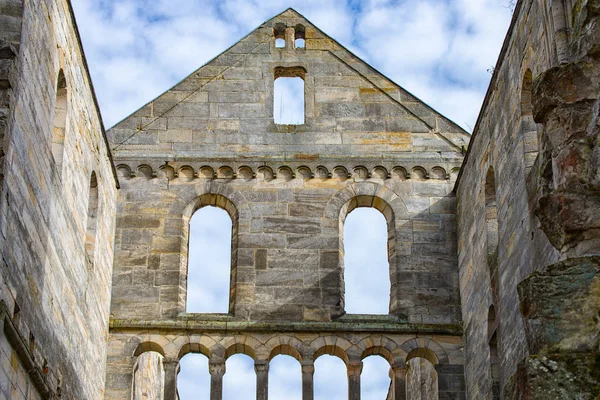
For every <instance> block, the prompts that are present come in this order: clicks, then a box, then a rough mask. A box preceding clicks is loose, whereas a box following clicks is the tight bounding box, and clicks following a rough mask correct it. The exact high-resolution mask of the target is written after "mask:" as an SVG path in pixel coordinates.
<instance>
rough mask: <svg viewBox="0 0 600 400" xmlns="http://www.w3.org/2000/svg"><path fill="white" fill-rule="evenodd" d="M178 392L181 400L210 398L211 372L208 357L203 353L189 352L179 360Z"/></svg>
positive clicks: (204, 399)
mask: <svg viewBox="0 0 600 400" xmlns="http://www.w3.org/2000/svg"><path fill="white" fill-rule="evenodd" d="M179 366H180V372H179V375H178V376H177V392H178V393H179V399H180V400H209V399H210V374H209V372H208V357H206V356H205V355H204V354H201V353H188V354H186V355H185V356H183V358H182V359H181V360H180V361H179Z"/></svg>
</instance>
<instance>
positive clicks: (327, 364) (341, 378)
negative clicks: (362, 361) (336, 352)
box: [314, 354, 348, 400]
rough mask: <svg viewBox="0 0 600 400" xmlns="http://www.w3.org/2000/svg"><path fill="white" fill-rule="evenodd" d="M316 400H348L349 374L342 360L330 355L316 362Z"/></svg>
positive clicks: (319, 358) (323, 356)
mask: <svg viewBox="0 0 600 400" xmlns="http://www.w3.org/2000/svg"><path fill="white" fill-rule="evenodd" d="M314 389H315V400H347V399H348V373H347V371H346V364H345V363H344V361H342V360H341V359H340V358H338V357H336V356H332V355H328V354H324V355H321V356H319V357H318V358H317V359H316V360H315V374H314Z"/></svg>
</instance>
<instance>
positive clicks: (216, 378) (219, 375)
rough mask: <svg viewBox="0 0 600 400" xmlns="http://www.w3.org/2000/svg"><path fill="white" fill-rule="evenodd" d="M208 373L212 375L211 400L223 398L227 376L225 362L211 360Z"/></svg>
mask: <svg viewBox="0 0 600 400" xmlns="http://www.w3.org/2000/svg"><path fill="white" fill-rule="evenodd" d="M208 372H209V373H210V400H221V399H222V398H223V375H225V361H224V360H209V361H208Z"/></svg>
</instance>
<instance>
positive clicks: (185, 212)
mask: <svg viewBox="0 0 600 400" xmlns="http://www.w3.org/2000/svg"><path fill="white" fill-rule="evenodd" d="M206 206H215V207H218V208H221V209H223V210H225V211H226V212H227V213H228V214H229V216H230V218H231V223H232V229H231V271H230V287H229V293H230V294H229V313H230V314H234V313H235V304H236V297H235V294H236V291H235V286H236V277H237V248H238V245H237V237H238V226H239V215H240V212H239V210H240V206H241V207H242V208H243V209H245V210H246V213H248V205H247V203H246V201H245V199H244V197H243V196H242V195H241V194H240V193H239V192H234V191H232V190H231V189H230V188H229V187H228V186H227V185H225V184H223V183H221V182H213V181H208V182H204V183H199V184H196V185H189V187H186V188H185V190H184V191H182V193H181V194H180V196H179V197H178V198H177V199H176V200H175V201H174V202H173V204H172V205H171V208H170V210H169V214H170V215H175V216H181V219H182V223H181V226H182V229H181V253H180V254H181V257H180V260H181V261H180V266H179V271H180V281H183V282H184V284H183V285H181V286H180V287H181V289H180V290H181V291H182V293H180V294H179V296H178V299H177V301H178V310H179V312H185V310H186V298H187V277H188V252H189V229H190V220H191V218H192V215H193V214H194V213H195V212H196V211H197V210H199V209H200V208H202V207H206Z"/></svg>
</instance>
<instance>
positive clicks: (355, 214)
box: [339, 196, 396, 314]
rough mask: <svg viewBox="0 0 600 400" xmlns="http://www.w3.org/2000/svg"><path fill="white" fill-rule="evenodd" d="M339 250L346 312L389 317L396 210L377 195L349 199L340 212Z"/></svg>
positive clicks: (394, 255)
mask: <svg viewBox="0 0 600 400" xmlns="http://www.w3.org/2000/svg"><path fill="white" fill-rule="evenodd" d="M356 208H360V210H356V211H355V209H356ZM339 250H340V253H341V254H342V256H341V257H340V270H341V271H342V273H343V280H344V282H343V286H342V287H343V288H344V293H343V295H342V300H341V304H342V305H343V306H344V309H345V310H346V312H349V313H368V314H388V313H389V310H390V308H391V306H390V297H391V293H392V291H393V290H394V287H393V285H391V282H393V279H391V277H392V276H393V275H394V271H393V270H392V268H393V267H395V259H396V231H395V224H394V212H393V211H392V208H391V207H390V206H389V205H388V204H387V203H386V202H385V201H383V200H382V199H380V198H379V197H375V196H357V197H355V198H352V199H351V200H349V201H348V202H347V203H346V204H345V205H344V206H343V207H342V209H341V210H340V242H339Z"/></svg>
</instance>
